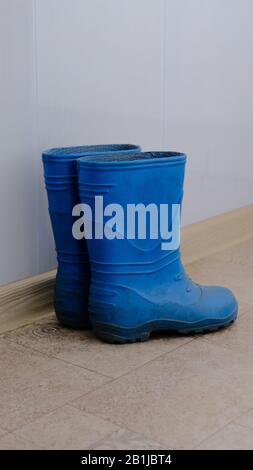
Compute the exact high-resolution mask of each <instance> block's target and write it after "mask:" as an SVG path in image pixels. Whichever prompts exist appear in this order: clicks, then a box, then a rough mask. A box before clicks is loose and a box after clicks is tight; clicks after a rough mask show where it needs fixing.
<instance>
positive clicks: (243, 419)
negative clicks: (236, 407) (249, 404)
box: [236, 409, 253, 429]
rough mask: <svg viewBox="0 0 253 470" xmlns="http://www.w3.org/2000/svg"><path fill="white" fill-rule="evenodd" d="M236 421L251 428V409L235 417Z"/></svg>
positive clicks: (252, 412) (252, 414) (252, 417)
mask: <svg viewBox="0 0 253 470" xmlns="http://www.w3.org/2000/svg"><path fill="white" fill-rule="evenodd" d="M236 423H238V424H241V425H243V426H246V427H249V428H252V429H253V409H250V410H248V411H246V413H244V414H243V415H242V416H240V417H239V418H237V419H236Z"/></svg>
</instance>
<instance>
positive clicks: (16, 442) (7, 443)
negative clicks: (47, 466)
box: [0, 433, 43, 450]
mask: <svg viewBox="0 0 253 470" xmlns="http://www.w3.org/2000/svg"><path fill="white" fill-rule="evenodd" d="M0 450H43V448H42V447H41V446H39V445H36V444H34V443H33V442H30V441H28V440H26V439H23V438H22V437H19V436H16V435H14V434H10V433H8V434H5V436H3V437H2V438H0Z"/></svg>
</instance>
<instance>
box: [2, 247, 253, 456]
mask: <svg viewBox="0 0 253 470" xmlns="http://www.w3.org/2000/svg"><path fill="white" fill-rule="evenodd" d="M188 272H189V274H190V275H191V276H192V277H193V278H194V279H195V280H196V281H197V282H202V283H205V284H207V283H211V284H223V285H226V286H228V287H230V288H231V289H233V290H234V292H235V294H236V295H237V297H238V299H239V301H240V314H239V318H238V320H237V322H236V323H235V324H234V325H233V326H231V327H230V328H228V329H224V330H220V331H218V332H216V333H212V334H206V335H203V336H201V337H193V336H189V337H181V336H176V335H165V334H163V335H154V336H153V337H152V339H151V340H150V341H148V342H146V343H137V344H133V345H109V344H105V343H102V342H100V341H99V340H98V339H96V338H94V337H93V335H92V333H91V332H74V331H69V330H67V329H64V328H61V327H60V326H59V325H58V324H57V323H56V321H55V320H54V317H53V316H52V315H51V316H50V317H48V318H45V319H43V320H41V321H39V322H37V323H34V324H32V325H29V326H27V327H23V328H19V329H17V330H13V331H11V332H9V333H3V334H2V335H0V397H1V399H0V449H39V448H42V449H57V448H58V449H69V448H73V449H74V448H75V449H81V448H82V449H138V448H142V449H161V448H171V449H190V448H196V449H253V288H252V287H253V241H252V242H247V243H243V244H241V245H238V246H237V247H236V248H233V249H227V250H224V251H223V252H222V253H219V254H216V255H213V256H211V257H209V258H206V259H202V260H200V261H198V262H196V263H194V264H192V265H190V266H188Z"/></svg>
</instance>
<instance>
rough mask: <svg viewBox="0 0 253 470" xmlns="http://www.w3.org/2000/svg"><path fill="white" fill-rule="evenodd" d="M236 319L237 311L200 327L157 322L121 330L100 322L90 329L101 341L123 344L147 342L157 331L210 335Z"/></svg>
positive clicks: (164, 321)
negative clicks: (224, 318)
mask: <svg viewBox="0 0 253 470" xmlns="http://www.w3.org/2000/svg"><path fill="white" fill-rule="evenodd" d="M236 318H237V311H236V312H234V313H233V314H232V315H230V316H229V317H227V319H226V320H225V321H223V322H222V323H221V322H219V323H217V322H215V321H214V322H213V323H209V324H208V325H203V324H202V325H201V324H200V322H198V323H195V324H190V325H189V323H188V324H187V323H183V324H182V325H184V326H182V325H181V326H179V325H178V323H179V322H175V321H170V320H157V321H152V322H148V323H143V324H142V325H140V326H138V327H135V328H122V327H117V326H115V325H108V324H105V323H100V322H93V325H92V327H93V331H94V333H95V335H96V336H98V337H99V338H100V339H102V340H103V341H106V342H107V343H113V344H115V343H117V344H124V343H136V342H142V341H147V340H148V339H149V338H150V335H151V333H154V332H159V331H168V332H173V333H178V334H180V335H190V334H203V333H209V332H210V333H211V332H214V331H217V330H219V329H221V328H226V327H228V326H229V325H231V324H232V323H233V322H234V321H235V320H236ZM206 321H207V320H206Z"/></svg>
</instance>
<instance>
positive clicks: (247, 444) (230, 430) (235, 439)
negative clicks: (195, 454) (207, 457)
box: [196, 423, 253, 450]
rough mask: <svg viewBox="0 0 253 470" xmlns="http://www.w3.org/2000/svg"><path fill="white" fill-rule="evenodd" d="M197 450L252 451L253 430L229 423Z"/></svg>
mask: <svg viewBox="0 0 253 470" xmlns="http://www.w3.org/2000/svg"><path fill="white" fill-rule="evenodd" d="M196 449H198V450H253V430H252V431H251V430H249V429H247V428H245V427H243V426H240V425H239V424H236V423H230V424H228V425H227V426H225V427H224V428H222V429H221V430H220V431H218V432H216V433H215V434H214V435H213V436H211V437H210V438H209V439H206V440H205V441H204V442H202V443H201V444H200V445H199V446H197V447H196Z"/></svg>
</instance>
